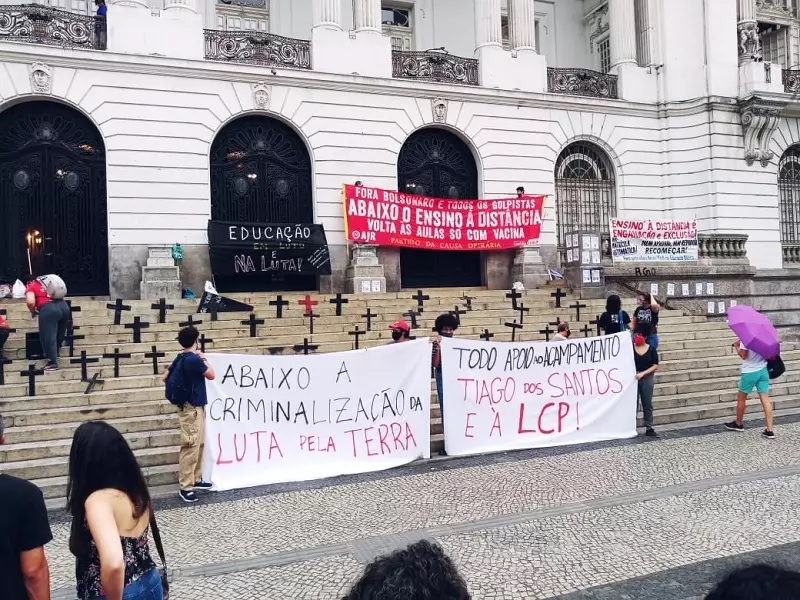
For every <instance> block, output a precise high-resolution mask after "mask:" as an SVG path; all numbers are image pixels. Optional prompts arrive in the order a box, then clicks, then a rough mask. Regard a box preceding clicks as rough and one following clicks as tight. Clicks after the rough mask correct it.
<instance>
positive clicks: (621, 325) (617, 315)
mask: <svg viewBox="0 0 800 600" xmlns="http://www.w3.org/2000/svg"><path fill="white" fill-rule="evenodd" d="M630 323H631V317H630V315H628V313H626V312H625V311H624V310H622V301H621V300H620V299H619V296H617V295H612V296H609V297H608V300H606V312H604V313H603V314H602V315H600V323H599V324H600V329H602V330H603V333H604V334H605V335H611V334H612V333H619V332H621V331H625V330H626V329H628V326H629V325H630Z"/></svg>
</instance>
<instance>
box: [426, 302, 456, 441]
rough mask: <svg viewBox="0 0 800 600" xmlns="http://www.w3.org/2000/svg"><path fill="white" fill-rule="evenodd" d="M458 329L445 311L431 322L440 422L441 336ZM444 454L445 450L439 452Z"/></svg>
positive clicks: (451, 333)
mask: <svg viewBox="0 0 800 600" xmlns="http://www.w3.org/2000/svg"><path fill="white" fill-rule="evenodd" d="M456 329H458V319H456V318H455V317H454V316H453V315H451V314H450V313H445V314H443V315H439V316H438V317H436V321H434V324H433V330H434V331H435V332H436V333H437V334H438V335H437V336H436V339H435V340H434V341H433V353H432V356H431V365H432V366H433V376H434V379H435V380H436V397H437V398H439V411H440V412H441V413H442V423H444V396H443V393H442V388H443V385H442V347H441V341H442V338H443V337H453V332H455V330H456ZM439 454H441V455H445V451H444V450H442V451H440V452H439Z"/></svg>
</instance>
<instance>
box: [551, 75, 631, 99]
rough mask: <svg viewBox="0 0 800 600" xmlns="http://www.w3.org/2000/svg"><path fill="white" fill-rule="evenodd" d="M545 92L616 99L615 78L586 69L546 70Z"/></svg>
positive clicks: (614, 76)
mask: <svg viewBox="0 0 800 600" xmlns="http://www.w3.org/2000/svg"><path fill="white" fill-rule="evenodd" d="M547 90H548V91H549V92H551V93H553V94H570V95H573V96H588V97H590V98H612V99H616V98H617V76H616V75H609V74H608V73H599V72H598V71H590V70H588V69H555V68H552V67H550V68H548V69H547Z"/></svg>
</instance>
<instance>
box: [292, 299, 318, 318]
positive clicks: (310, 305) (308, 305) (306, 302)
mask: <svg viewBox="0 0 800 600" xmlns="http://www.w3.org/2000/svg"><path fill="white" fill-rule="evenodd" d="M297 303H298V304H299V305H300V306H303V307H305V309H306V310H305V314H306V315H308V313H310V312H311V311H312V310H314V307H315V306H316V305H317V304H319V300H312V299H311V296H309V295H308V294H306V297H305V298H303V299H302V300H298V301H297Z"/></svg>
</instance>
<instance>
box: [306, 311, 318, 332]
mask: <svg viewBox="0 0 800 600" xmlns="http://www.w3.org/2000/svg"><path fill="white" fill-rule="evenodd" d="M305 316H306V317H308V333H309V335H314V319H316V318H317V317H318V316H319V315H318V314H317V313H315V312H314V311H313V310H312V311H311V312H310V313H308V314H306V315H305Z"/></svg>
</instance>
